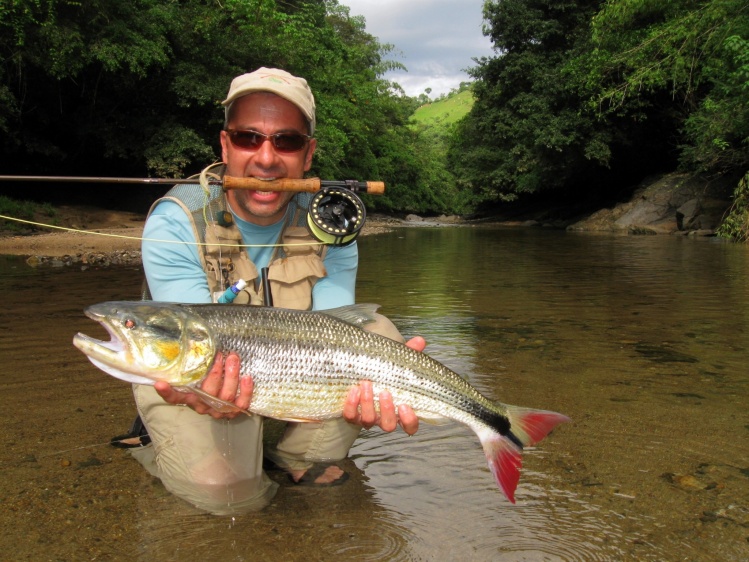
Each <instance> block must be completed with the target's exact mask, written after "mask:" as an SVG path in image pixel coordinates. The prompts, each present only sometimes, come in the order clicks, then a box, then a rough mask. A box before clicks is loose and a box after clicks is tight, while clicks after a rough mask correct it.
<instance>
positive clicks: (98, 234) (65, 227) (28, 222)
mask: <svg viewBox="0 0 749 562" xmlns="http://www.w3.org/2000/svg"><path fill="white" fill-rule="evenodd" d="M0 219H5V220H8V221H13V222H20V223H23V224H29V225H32V226H40V227H42V228H51V229H55V230H65V231H67V232H77V233H79V234H86V235H91V236H109V237H110V238H124V239H126V240H140V241H145V242H160V243H163V244H187V245H189V246H208V245H209V244H208V243H206V242H182V241H181V240H160V239H158V238H143V237H142V236H128V235H126V234H113V233H111V232H96V231H93V230H81V229H78V228H69V227H67V226H57V225H54V224H45V223H43V222H35V221H30V220H26V219H19V218H16V217H9V216H7V215H0ZM281 245H283V246H309V243H308V242H306V243H305V242H301V243H292V244H221V243H219V244H210V246H224V247H230V248H274V247H276V246H281Z"/></svg>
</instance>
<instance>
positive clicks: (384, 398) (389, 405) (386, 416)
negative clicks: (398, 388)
mask: <svg viewBox="0 0 749 562" xmlns="http://www.w3.org/2000/svg"><path fill="white" fill-rule="evenodd" d="M379 426H380V429H382V430H383V431H388V432H390V431H393V430H394V429H395V428H396V427H398V418H397V417H396V415H395V406H394V405H393V397H392V395H391V394H390V393H389V392H388V391H387V390H383V391H382V392H380V423H379Z"/></svg>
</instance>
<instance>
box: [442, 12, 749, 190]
mask: <svg viewBox="0 0 749 562" xmlns="http://www.w3.org/2000/svg"><path fill="white" fill-rule="evenodd" d="M484 15H485V18H486V21H487V29H488V33H489V34H490V36H491V38H492V40H493V41H494V44H495V47H496V48H497V49H498V52H499V54H498V55H497V56H496V57H492V58H485V59H482V60H480V61H478V66H477V67H476V68H474V69H473V71H472V73H473V75H474V76H475V78H476V79H477V82H476V84H475V88H474V91H475V94H476V98H477V99H476V104H475V105H474V108H473V110H472V113H471V114H470V115H469V117H468V118H467V119H466V120H465V121H464V122H463V123H462V125H461V129H460V131H459V134H458V135H457V136H456V138H455V139H454V141H453V143H452V146H451V164H452V168H453V169H454V170H456V171H458V172H459V177H460V178H461V181H462V183H463V184H464V185H466V186H467V187H469V188H470V189H472V190H473V191H474V193H475V194H476V195H477V196H479V197H481V198H483V199H486V200H489V201H499V200H507V199H513V198H516V197H518V196H519V195H520V194H523V193H536V192H541V191H544V190H547V191H548V190H552V189H554V190H557V191H561V192H565V193H568V194H574V193H578V194H579V189H580V188H587V193H588V194H590V193H592V192H594V191H597V192H606V191H614V190H616V189H617V187H618V186H622V185H627V184H628V183H631V182H633V181H635V180H637V179H639V178H641V177H643V176H645V175H646V174H648V173H652V172H657V171H669V170H671V169H673V168H674V167H675V166H676V165H677V164H681V166H682V167H684V168H685V169H692V170H701V171H705V172H708V173H712V174H733V173H736V172H742V173H743V171H744V170H746V168H747V165H748V164H749V150H748V147H747V139H748V138H749V42H748V39H749V5H747V3H746V2H745V1H743V0H702V1H700V0H672V1H669V2H662V1H660V0H608V1H607V2H604V1H602V0H585V1H579V2H573V1H571V0H502V1H488V2H486V4H485V7H484Z"/></svg>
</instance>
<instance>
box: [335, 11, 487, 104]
mask: <svg viewBox="0 0 749 562" xmlns="http://www.w3.org/2000/svg"><path fill="white" fill-rule="evenodd" d="M339 3H340V4H341V5H344V6H348V7H349V8H350V10H351V11H350V14H351V15H352V16H364V18H365V19H366V22H367V23H366V31H367V33H369V34H370V35H374V36H375V37H377V38H378V39H379V41H380V43H391V44H393V45H394V46H395V49H394V50H393V52H391V53H390V56H389V57H388V58H390V59H393V60H396V61H398V62H400V63H402V64H404V65H405V66H406V68H407V69H408V72H394V73H389V74H388V75H387V77H388V78H389V79H390V80H394V81H395V82H398V83H399V84H400V85H401V86H402V87H403V89H404V90H405V91H406V94H408V95H409V96H418V95H419V94H422V93H424V90H425V89H426V88H431V89H432V92H431V93H430V94H429V96H430V97H431V98H435V97H437V96H438V95H439V94H446V93H448V92H449V91H450V90H452V89H454V88H457V87H458V86H459V85H460V83H461V82H465V81H468V80H469V79H470V77H469V76H468V75H467V74H466V73H465V72H463V69H465V68H468V67H472V66H475V63H474V62H473V60H472V59H473V58H474V57H482V56H491V55H493V54H494V53H493V51H492V45H491V41H489V38H488V37H485V36H484V34H483V33H482V32H481V28H482V24H483V19H482V17H481V8H482V6H483V4H484V1H483V0H339Z"/></svg>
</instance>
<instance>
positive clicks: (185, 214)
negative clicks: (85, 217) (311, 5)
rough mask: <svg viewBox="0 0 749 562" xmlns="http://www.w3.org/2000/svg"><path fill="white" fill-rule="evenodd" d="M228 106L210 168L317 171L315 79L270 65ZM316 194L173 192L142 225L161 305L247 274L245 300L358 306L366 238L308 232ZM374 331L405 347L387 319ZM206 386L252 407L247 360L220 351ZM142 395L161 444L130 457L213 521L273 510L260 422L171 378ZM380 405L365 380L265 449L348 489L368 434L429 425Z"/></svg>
mask: <svg viewBox="0 0 749 562" xmlns="http://www.w3.org/2000/svg"><path fill="white" fill-rule="evenodd" d="M223 105H224V106H225V108H226V121H225V127H224V130H223V131H221V151H222V161H223V165H222V166H221V167H220V168H219V169H216V170H214V169H211V170H209V171H208V172H204V173H215V174H217V175H222V174H225V175H227V176H234V177H255V178H258V179H266V180H272V179H279V178H302V177H303V175H304V173H305V172H306V171H308V170H309V169H310V167H311V165H312V157H313V155H314V153H315V149H316V146H317V141H316V140H315V138H314V136H313V135H314V131H315V125H316V119H315V101H314V97H313V95H312V92H311V91H310V89H309V87H308V85H307V82H306V81H305V80H304V79H302V78H298V77H295V76H292V75H291V74H289V73H287V72H285V71H282V70H278V69H269V68H261V69H258V70H256V71H255V72H251V73H249V74H244V75H242V76H239V77H237V78H235V79H234V80H233V81H232V84H231V87H230V89H229V93H228V96H227V98H226V100H224V102H223ZM308 200H309V195H308V194H294V193H290V192H273V191H250V190H229V191H228V192H226V194H225V195H224V194H223V193H222V192H221V190H220V189H214V190H213V191H205V190H204V188H202V187H200V186H199V185H197V184H196V185H189V186H184V185H182V186H175V188H173V189H172V190H171V191H170V192H169V194H167V196H166V197H165V198H163V199H161V200H159V201H157V202H156V204H155V205H154V207H153V208H152V210H151V213H150V214H149V218H148V220H147V222H146V227H145V230H144V239H145V240H144V243H143V265H144V269H145V273H146V280H147V284H148V289H149V292H150V295H151V297H152V298H153V299H154V300H159V301H180V302H195V303H197V302H212V301H213V300H215V297H216V295H219V294H221V293H222V292H224V291H225V289H226V288H227V287H228V286H229V285H230V284H232V283H234V282H236V281H237V280H238V279H240V278H241V279H243V280H244V281H246V282H248V286H247V288H246V289H245V290H244V291H242V292H241V293H240V294H239V296H238V297H237V299H236V300H235V301H234V302H235V303H251V304H260V303H262V302H263V298H264V296H265V295H264V291H265V288H264V287H267V286H270V287H271V292H272V298H273V302H274V304H275V305H276V306H281V307H285V308H297V309H307V308H312V309H315V310H323V309H326V308H332V307H337V306H343V305H347V304H353V303H354V287H355V281H356V269H357V260H358V251H357V247H356V244H355V243H354V244H352V245H350V246H347V247H339V248H323V247H322V246H321V245H319V244H317V243H316V241H315V240H314V239H313V238H311V236H310V235H309V234H308V233H307V231H306V229H305V228H303V225H304V224H306V214H305V213H306V203H307V202H308ZM227 212H228V213H227ZM216 217H220V218H216ZM196 242H197V243H196ZM266 267H267V270H265V269H264V268H266ZM262 271H267V274H266V276H265V278H263V276H262V274H260V273H259V272H262ZM227 306H234V304H232V305H227ZM370 329H372V330H373V331H376V332H378V333H381V334H382V335H385V336H387V337H392V338H395V339H401V341H402V338H401V336H400V334H398V332H397V330H396V329H395V328H394V326H393V325H392V323H390V322H389V321H387V319H385V318H384V317H380V319H379V320H378V322H377V323H376V325H375V326H374V327H372V328H370ZM408 345H410V346H411V347H413V348H414V349H417V350H423V348H424V345H425V343H424V341H423V339H421V338H414V340H411V341H410V342H408ZM202 390H204V391H205V392H207V393H208V394H211V395H214V396H216V397H218V398H219V399H221V400H224V401H228V402H233V403H234V404H235V405H236V406H237V407H238V408H241V409H246V408H247V407H248V406H249V405H250V403H251V400H252V379H251V378H250V377H241V378H240V377H239V358H238V357H237V355H235V354H229V355H228V356H227V357H223V356H219V357H218V358H217V360H216V363H215V365H214V367H213V368H212V369H211V371H210V373H209V374H208V376H207V377H206V379H205V381H204V382H203V384H202ZM134 395H135V399H136V403H137V405H138V411H139V414H140V418H141V419H142V420H143V423H144V424H145V426H146V429H147V431H148V435H149V437H150V439H151V440H152V443H150V444H148V445H146V446H144V447H140V448H134V449H132V452H133V455H134V456H135V457H136V458H137V459H138V460H139V461H140V462H141V463H142V464H143V465H144V466H145V467H146V468H147V469H148V470H149V471H150V472H151V473H152V474H154V475H156V476H158V477H159V478H161V480H162V482H163V483H164V485H165V486H166V488H167V489H169V490H170V491H171V492H172V493H174V494H175V495H177V496H179V497H182V498H183V499H185V500H187V501H189V502H190V503H192V504H194V505H196V506H197V507H199V508H201V509H204V510H206V511H209V512H212V513H216V514H228V513H239V512H242V511H246V510H251V509H260V508H262V507H264V506H265V505H267V503H268V502H269V501H270V499H271V498H272V497H273V495H274V493H275V491H276V488H277V485H276V484H275V483H274V482H272V481H271V480H270V479H269V478H268V477H267V476H266V475H265V474H264V472H263V469H262V467H263V456H264V452H263V447H262V426H263V420H262V418H260V417H258V416H252V417H249V416H246V415H244V414H238V413H237V412H236V411H231V412H226V411H223V410H217V409H214V408H213V407H212V406H211V405H209V404H207V403H206V402H204V401H203V400H202V399H201V398H199V397H198V396H197V395H195V394H187V393H183V392H178V391H176V390H175V389H173V388H171V387H170V386H169V385H168V384H166V383H157V384H156V385H155V387H150V386H139V385H134ZM379 402H380V409H379V414H378V413H377V412H376V411H375V408H374V400H373V396H372V385H371V383H368V382H366V381H363V382H362V383H361V384H360V386H359V387H357V388H355V389H352V391H351V392H350V394H349V396H348V399H347V402H346V405H345V410H344V418H341V419H337V420H330V421H326V422H323V423H315V424H289V426H288V427H287V429H286V431H285V433H284V436H283V437H282V438H281V440H280V441H279V443H278V445H277V446H276V447H275V448H273V449H272V450H271V451H266V452H265V457H266V459H267V461H266V462H267V463H268V462H269V463H270V464H273V465H275V466H278V467H281V468H282V469H284V470H286V471H287V472H288V473H289V475H290V478H291V480H292V481H293V482H297V483H305V484H308V485H334V484H337V483H341V482H343V481H344V480H345V477H346V475H345V473H344V472H343V471H342V470H341V469H340V468H339V467H337V466H336V465H334V464H330V463H331V461H335V460H340V459H341V458H344V457H345V456H346V455H347V454H348V450H349V448H350V446H351V444H352V443H353V441H354V440H355V439H356V437H357V435H358V433H359V431H360V428H361V426H364V427H371V426H373V425H379V426H380V427H381V428H382V429H384V430H385V431H393V430H394V429H395V428H396V426H397V424H398V423H400V425H401V426H402V427H403V429H404V431H406V433H408V434H413V433H414V432H416V430H417V428H418V420H417V418H416V416H415V415H414V413H413V411H412V410H411V409H410V408H409V407H408V406H406V405H398V407H397V410H396V407H395V405H394V404H393V402H392V398H391V397H390V395H389V393H382V394H381V395H380V396H379ZM180 405H182V406H187V407H178V406H180Z"/></svg>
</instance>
